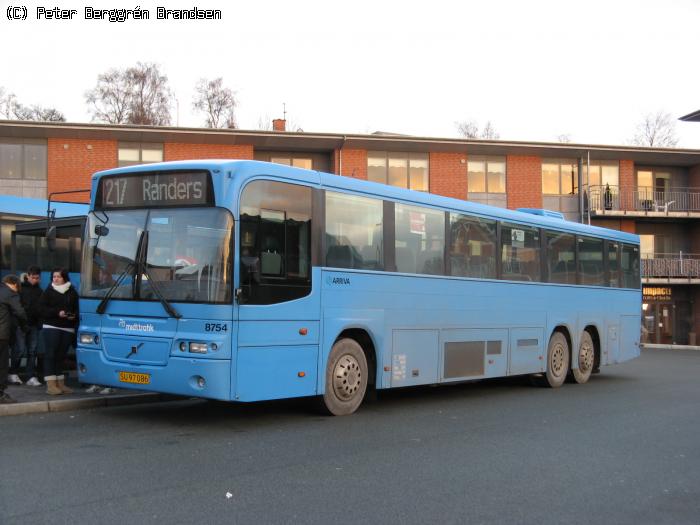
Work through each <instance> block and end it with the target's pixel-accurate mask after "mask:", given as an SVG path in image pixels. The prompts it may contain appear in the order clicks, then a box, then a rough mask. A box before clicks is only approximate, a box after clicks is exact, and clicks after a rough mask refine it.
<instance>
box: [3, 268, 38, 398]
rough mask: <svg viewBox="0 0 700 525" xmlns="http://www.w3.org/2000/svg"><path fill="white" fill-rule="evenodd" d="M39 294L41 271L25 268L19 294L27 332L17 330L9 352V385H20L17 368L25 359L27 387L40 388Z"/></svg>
mask: <svg viewBox="0 0 700 525" xmlns="http://www.w3.org/2000/svg"><path fill="white" fill-rule="evenodd" d="M41 292H42V290H41V269H40V268H39V267H38V266H30V267H29V268H27V273H26V274H25V275H24V276H23V279H22V285H21V288H20V292H19V297H20V301H21V302H22V308H24V312H25V313H26V314H27V330H26V331H23V330H21V329H20V328H17V335H16V337H15V344H14V346H13V347H12V352H11V359H10V375H9V376H8V378H7V381H8V383H10V384H15V385H21V384H22V380H21V379H20V378H19V366H20V362H21V360H22V357H26V359H27V368H26V372H27V377H28V378H29V379H27V385H28V386H41V383H40V382H39V380H38V379H37V376H38V373H37V372H36V360H37V349H38V346H39V330H40V329H41V320H40V319H39V313H38V311H37V309H38V306H39V298H40V297H41Z"/></svg>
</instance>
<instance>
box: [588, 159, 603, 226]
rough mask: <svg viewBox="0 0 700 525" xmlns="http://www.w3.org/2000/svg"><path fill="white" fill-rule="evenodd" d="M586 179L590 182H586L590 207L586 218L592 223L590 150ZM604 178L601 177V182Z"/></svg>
mask: <svg viewBox="0 0 700 525" xmlns="http://www.w3.org/2000/svg"><path fill="white" fill-rule="evenodd" d="M586 159H587V160H586V180H587V181H588V183H587V184H586V191H587V192H588V209H587V210H586V219H587V222H588V224H591V191H590V190H591V171H590V169H591V151H590V150H588V151H587V152H586ZM602 181H603V179H601V182H602Z"/></svg>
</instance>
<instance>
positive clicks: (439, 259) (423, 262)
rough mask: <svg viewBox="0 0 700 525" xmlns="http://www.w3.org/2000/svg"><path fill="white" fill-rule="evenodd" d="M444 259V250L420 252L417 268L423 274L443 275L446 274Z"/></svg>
mask: <svg viewBox="0 0 700 525" xmlns="http://www.w3.org/2000/svg"><path fill="white" fill-rule="evenodd" d="M443 257H444V255H443V252H442V250H427V251H424V252H420V253H419V254H418V258H417V264H416V268H417V269H418V270H419V271H420V273H422V274H428V275H441V274H442V273H443V272H444V270H443V266H444V264H443Z"/></svg>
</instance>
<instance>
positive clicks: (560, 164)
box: [542, 160, 578, 195]
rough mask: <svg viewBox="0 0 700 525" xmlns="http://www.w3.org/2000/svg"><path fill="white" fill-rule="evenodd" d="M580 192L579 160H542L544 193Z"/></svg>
mask: <svg viewBox="0 0 700 525" xmlns="http://www.w3.org/2000/svg"><path fill="white" fill-rule="evenodd" d="M577 192H578V162H577V161H575V160H548V161H546V162H542V193H544V194H545V195H574V194H576V193H577Z"/></svg>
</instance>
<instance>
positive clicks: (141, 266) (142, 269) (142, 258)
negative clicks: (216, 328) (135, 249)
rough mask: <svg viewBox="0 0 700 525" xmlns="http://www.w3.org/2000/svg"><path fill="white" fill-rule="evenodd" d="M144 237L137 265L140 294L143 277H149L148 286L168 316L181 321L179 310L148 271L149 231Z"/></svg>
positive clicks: (145, 232)
mask: <svg viewBox="0 0 700 525" xmlns="http://www.w3.org/2000/svg"><path fill="white" fill-rule="evenodd" d="M142 235H143V236H144V237H143V238H144V242H143V246H142V247H141V251H140V252H139V253H138V256H137V259H136V264H137V268H138V279H137V282H138V284H137V286H138V288H139V292H140V290H141V283H142V281H143V280H142V278H141V277H142V275H145V276H146V277H148V284H150V285H151V290H153V293H154V294H155V296H156V297H157V298H158V300H159V301H160V303H161V304H162V305H163V308H165V311H166V312H168V314H170V316H171V317H174V318H175V319H180V317H182V315H181V314H180V313H179V312H178V311H177V310H175V308H174V307H173V305H172V304H170V302H169V301H168V300H167V299H166V298H165V296H164V295H163V292H161V291H160V288H159V287H158V285H157V284H156V281H155V280H154V279H153V277H152V276H151V274H150V273H149V271H148V263H147V262H146V256H147V254H148V231H144V232H143V234H142Z"/></svg>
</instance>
